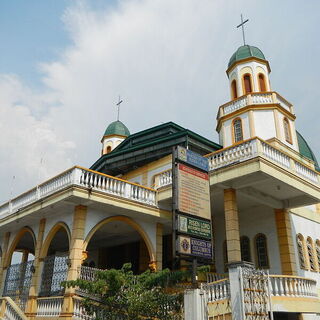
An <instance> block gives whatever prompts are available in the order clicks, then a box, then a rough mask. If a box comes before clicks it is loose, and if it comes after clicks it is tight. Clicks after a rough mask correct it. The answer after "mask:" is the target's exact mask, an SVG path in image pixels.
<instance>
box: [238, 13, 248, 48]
mask: <svg viewBox="0 0 320 320" xmlns="http://www.w3.org/2000/svg"><path fill="white" fill-rule="evenodd" d="M248 21H249V19H247V20H245V21H243V17H242V13H241V23H240V24H239V25H238V26H237V28H239V27H241V28H242V37H243V45H244V46H245V45H246V38H245V35H244V24H245V23H247V22H248Z"/></svg>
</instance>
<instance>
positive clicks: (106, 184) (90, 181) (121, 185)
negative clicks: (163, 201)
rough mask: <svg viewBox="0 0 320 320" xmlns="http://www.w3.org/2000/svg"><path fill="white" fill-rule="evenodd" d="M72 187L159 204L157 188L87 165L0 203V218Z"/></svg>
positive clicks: (72, 169)
mask: <svg viewBox="0 0 320 320" xmlns="http://www.w3.org/2000/svg"><path fill="white" fill-rule="evenodd" d="M70 186H80V187H85V188H88V189H90V190H96V191H100V192H103V193H107V194H111V195H114V196H117V197H123V198H126V199H129V200H134V201H137V202H140V203H144V204H148V205H153V206H155V205H156V190H153V189H150V188H147V187H144V186H140V185H138V184H135V183H131V182H128V181H125V180H121V179H118V178H116V177H112V176H108V175H105V174H102V173H99V172H95V171H92V170H88V169H85V168H80V167H74V168H71V169H70V170H67V171H65V172H63V173H61V174H60V175H58V176H56V177H54V178H52V179H50V180H48V181H47V182H45V183H43V184H40V185H39V186H37V187H36V188H33V189H31V190H30V191H28V192H25V193H23V194H22V195H20V196H18V197H16V198H14V199H12V200H10V201H9V202H7V203H4V204H3V205H1V206H0V219H1V218H4V217H5V216H7V215H9V214H12V213H14V212H17V211H18V210H21V209H22V208H24V207H26V206H28V205H30V204H32V203H34V202H36V201H37V200H39V199H43V198H44V197H47V196H49V195H51V194H54V193H55V192H58V191H61V190H63V189H65V188H67V187H70Z"/></svg>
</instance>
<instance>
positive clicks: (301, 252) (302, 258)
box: [297, 233, 306, 269]
mask: <svg viewBox="0 0 320 320" xmlns="http://www.w3.org/2000/svg"><path fill="white" fill-rule="evenodd" d="M297 247H298V255H299V262H300V268H301V269H306V258H305V249H304V247H305V243H304V238H303V235H302V234H300V233H299V234H298V235H297Z"/></svg>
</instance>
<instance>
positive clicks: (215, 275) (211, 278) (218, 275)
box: [206, 272, 226, 283]
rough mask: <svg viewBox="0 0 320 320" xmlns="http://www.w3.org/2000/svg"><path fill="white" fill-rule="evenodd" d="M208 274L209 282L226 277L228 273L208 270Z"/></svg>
mask: <svg viewBox="0 0 320 320" xmlns="http://www.w3.org/2000/svg"><path fill="white" fill-rule="evenodd" d="M206 276H207V283H211V282H215V281H218V280H221V279H226V274H221V273H214V272H208V273H207V274H206Z"/></svg>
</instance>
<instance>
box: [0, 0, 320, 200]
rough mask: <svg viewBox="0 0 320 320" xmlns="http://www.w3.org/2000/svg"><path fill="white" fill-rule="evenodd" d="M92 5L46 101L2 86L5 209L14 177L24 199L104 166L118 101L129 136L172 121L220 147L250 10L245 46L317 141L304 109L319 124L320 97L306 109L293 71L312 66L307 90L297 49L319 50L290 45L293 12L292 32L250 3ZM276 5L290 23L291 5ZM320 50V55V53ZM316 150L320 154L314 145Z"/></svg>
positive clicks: (73, 30)
mask: <svg viewBox="0 0 320 320" xmlns="http://www.w3.org/2000/svg"><path fill="white" fill-rule="evenodd" d="M77 3H79V2H77ZM88 3H89V4H90V2H84V1H82V2H80V5H79V4H78V5H76V6H72V7H70V8H69V9H67V10H66V12H65V15H64V17H63V21H64V23H65V25H66V26H67V30H68V32H69V33H70V37H71V43H70V46H69V47H67V48H65V50H64V52H63V53H62V54H61V57H60V59H58V60H57V61H54V62H52V63H46V62H42V65H41V68H42V71H43V83H44V85H45V91H44V92H41V94H39V93H36V92H33V91H31V90H30V89H28V88H27V87H26V86H25V85H22V84H21V82H20V81H19V80H18V79H17V78H15V77H13V76H6V75H3V76H2V77H1V81H0V101H1V107H0V116H1V119H5V121H1V124H0V126H1V129H2V130H1V131H2V138H1V140H0V157H1V158H0V159H1V160H0V170H1V171H0V174H1V177H3V178H2V181H5V183H2V184H0V192H1V196H0V198H1V199H3V200H4V199H5V198H8V194H9V193H8V181H10V180H11V178H10V177H11V176H12V175H13V174H15V175H16V177H17V178H16V182H15V184H16V185H17V188H16V187H15V193H16V191H17V192H21V191H23V190H24V189H23V188H25V189H26V188H29V187H31V186H33V185H34V184H35V183H36V182H37V179H38V178H37V177H39V176H40V177H41V178H45V177H48V176H50V175H52V174H54V173H56V172H57V171H59V170H63V169H65V168H66V167H68V166H71V164H73V163H77V164H80V165H83V166H90V165H91V164H92V163H93V162H94V161H95V160H96V159H97V158H98V157H99V154H100V138H101V135H102V133H103V132H104V130H105V127H106V126H107V125H108V124H109V123H110V122H111V121H114V120H115V118H116V108H115V103H116V101H117V97H118V95H119V94H121V95H122V97H123V100H124V104H123V107H122V109H121V120H122V121H123V122H124V123H125V124H126V125H127V126H128V128H129V129H130V130H131V132H136V131H139V130H141V129H145V128H147V127H151V126H153V125H156V124H160V123H161V122H166V121H174V122H177V123H178V124H180V125H182V126H185V127H187V128H190V129H191V130H194V131H196V132H198V133H200V134H203V135H205V136H206V137H208V138H211V139H213V140H215V141H217V137H216V135H215V133H214V132H215V116H216V111H217V107H218V106H219V105H220V104H223V103H225V102H226V101H228V100H229V88H228V82H227V78H226V75H225V69H226V65H227V62H228V59H229V57H230V56H231V54H232V53H233V52H234V51H235V49H236V48H237V46H238V45H241V34H240V31H238V30H236V28H235V25H236V24H237V22H238V21H239V13H240V12H241V10H242V9H243V8H244V3H245V4H246V5H245V7H246V8H248V9H247V12H244V13H245V15H246V16H249V18H250V23H249V26H248V27H247V29H248V32H247V39H249V43H250V44H254V45H257V46H258V47H261V49H262V50H263V51H264V52H265V54H266V56H267V57H269V58H270V60H271V67H272V69H273V73H272V81H273V83H272V84H273V88H274V89H275V90H277V91H279V92H280V93H281V94H283V95H284V96H285V97H286V98H287V99H288V100H289V101H292V102H293V103H295V104H297V106H298V111H297V114H298V115H299V116H300V122H299V121H298V127H300V128H301V127H302V128H303V127H305V132H307V135H306V138H308V137H310V138H313V136H315V133H316V130H317V129H315V126H307V122H308V121H314V120H313V117H312V116H308V114H307V113H304V112H302V111H301V110H303V109H302V107H301V106H302V105H303V104H307V105H304V106H303V108H305V109H308V108H309V110H310V111H311V110H313V112H315V113H316V114H317V117H318V118H319V115H320V114H319V111H318V109H316V108H315V102H317V101H318V100H319V99H318V98H319V92H316V90H313V89H316V87H315V86H314V83H313V80H312V81H308V90H309V93H310V96H309V97H308V99H305V98H304V97H303V92H301V93H302V95H298V94H296V90H295V88H296V87H297V84H296V83H295V82H294V79H295V77H296V75H295V64H300V63H304V64H305V65H304V66H303V68H301V69H303V70H301V73H300V74H299V76H300V79H302V81H304V79H307V77H308V75H310V72H312V67H311V63H312V62H311V61H307V62H305V61H304V62H302V61H300V60H299V59H298V57H299V54H301V52H303V50H304V48H300V47H299V46H297V45H296V43H295V42H297V41H301V42H303V44H304V45H305V46H307V45H308V44H310V43H311V42H312V41H313V40H312V37H305V38H303V39H300V40H296V39H295V37H294V36H292V33H293V32H296V30H299V26H296V25H295V24H294V19H293V18H294V16H295V12H291V11H292V10H293V9H292V7H291V6H290V8H291V9H290V10H291V11H290V10H289V11H286V12H287V15H288V17H287V18H288V19H289V20H290V21H291V24H292V28H284V29H281V26H283V23H284V22H283V19H282V14H280V13H279V14H275V15H274V16H273V19H274V20H273V21H271V22H270V16H268V15H267V14H266V12H269V11H270V10H271V9H270V7H269V6H271V7H272V4H271V5H270V4H269V3H268V4H261V3H259V5H257V4H256V2H255V1H252V0H250V1H248V0H243V1H221V0H220V1H218V0H217V1H212V0H201V1H199V0H175V1H171V0H122V1H119V2H118V5H117V6H113V7H112V6H109V7H108V8H107V9H106V10H105V11H100V12H96V11H94V10H92V9H91V8H90V6H89V5H88ZM275 3H276V6H277V8H279V12H282V13H283V10H285V8H286V6H288V5H289V4H290V3H291V2H288V1H283V2H281V4H280V3H278V2H274V5H275ZM300 11H301V10H300ZM305 11H306V12H305V14H309V16H310V18H309V19H308V20H305V21H304V24H303V28H305V29H306V30H310V32H311V30H312V28H313V27H314V23H315V21H316V19H313V18H312V17H313V12H317V10H315V8H310V7H306V8H305ZM272 12H274V10H273V11H272ZM250 24H251V25H250ZM278 30H281V31H278ZM283 39H286V40H287V41H282V40H283ZM316 50H318V51H316V52H318V55H319V53H320V49H319V46H317V47H316ZM286 52H289V53H288V54H290V56H288V55H287V54H286ZM293 52H294V54H292V53H293ZM288 57H290V58H288ZM291 58H292V59H291ZM287 75H288V76H287ZM305 82H306V81H305ZM302 86H303V85H302ZM299 87H300V88H301V86H299ZM282 90H283V91H284V92H282ZM291 97H293V99H292V98H291ZM309 114H310V113H309ZM301 131H302V133H303V132H304V130H301ZM311 140H312V139H311ZM313 143H314V144H316V143H317V144H318V145H315V146H316V147H317V148H318V150H320V145H319V142H317V141H316V139H315V138H313V140H312V143H311V144H313ZM318 154H319V153H318ZM42 157H44V159H45V160H44V163H43V164H42V166H41V170H40V171H41V172H40V173H39V163H40V159H41V158H42Z"/></svg>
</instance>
